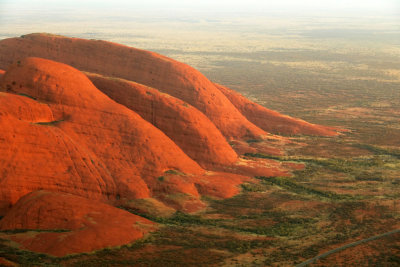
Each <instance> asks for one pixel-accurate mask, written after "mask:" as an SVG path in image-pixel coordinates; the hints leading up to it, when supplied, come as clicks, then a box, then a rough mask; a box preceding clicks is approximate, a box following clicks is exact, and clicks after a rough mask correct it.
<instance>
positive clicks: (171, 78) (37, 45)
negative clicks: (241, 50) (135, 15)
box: [0, 34, 266, 139]
mask: <svg viewBox="0 0 400 267" xmlns="http://www.w3.org/2000/svg"><path fill="white" fill-rule="evenodd" d="M32 56H34V57H41V58H46V59H51V60H55V61H58V62H63V63H66V64H68V65H71V66H73V67H75V68H78V69H80V70H82V71H88V72H93V73H98V74H101V75H105V76H112V77H118V78H124V79H127V80H131V81H135V82H138V83H141V84H144V85H147V86H150V87H153V88H156V89H158V90H160V91H162V92H165V93H168V94H170V95H172V96H175V97H177V98H179V99H182V100H183V101H185V102H187V103H189V104H190V105H192V106H194V107H196V108H197V109H199V110H200V111H201V112H203V113H204V114H205V115H206V116H207V117H208V118H209V119H210V120H211V121H212V122H213V123H214V124H215V125H216V126H217V128H218V129H220V131H221V132H222V134H223V135H224V136H225V137H226V138H228V139H232V138H259V137H260V136H262V135H265V134H266V132H265V131H263V130H261V129H260V128H258V127H257V126H255V125H254V124H252V123H251V122H249V121H248V120H247V119H246V118H245V117H244V116H243V115H242V114H241V113H240V112H239V111H238V110H237V109H236V108H235V106H234V105H233V104H232V103H231V102H230V101H229V100H228V99H227V98H226V97H225V95H224V94H223V93H221V91H220V90H218V89H217V87H216V86H215V85H214V84H213V83H212V82H210V81H209V80H208V79H207V78H206V77H205V76H204V75H203V74H201V73H200V72H199V71H197V70H196V69H194V68H192V67H190V66H188V65H186V64H184V63H181V62H178V61H175V60H173V59H171V58H168V57H165V56H162V55H159V54H157V53H153V52H149V51H145V50H140V49H136V48H132V47H128V46H124V45H120V44H116V43H111V42H106V41H97V40H84V39H79V38H68V37H63V36H56V35H49V34H29V35H24V36H22V37H19V38H9V39H4V40H2V41H0V68H3V69H7V68H8V66H9V65H10V64H11V63H13V62H17V61H19V60H22V59H23V58H25V57H32Z"/></svg>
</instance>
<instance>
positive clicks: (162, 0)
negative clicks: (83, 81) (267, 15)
mask: <svg viewBox="0 0 400 267" xmlns="http://www.w3.org/2000/svg"><path fill="white" fill-rule="evenodd" d="M16 7H26V8H28V7H40V8H43V7H44V8H48V9H54V8H66V7H68V8H76V9H80V8H84V9H87V8H111V9H118V8H121V9H129V10H133V11H134V10H138V9H154V10H160V9H161V10H171V9H175V10H179V9H186V10H192V11H207V10H208V11H213V12H227V11H228V12H233V11H237V12H242V11H244V12H255V11H257V12H259V11H268V10H289V11H300V10H301V11H303V12H304V11H319V10H331V11H353V12H356V11H361V12H366V11H369V12H371V11H374V12H388V13H393V12H396V13H399V12H400V1H399V0H273V1H269V0H245V1H244V0H201V1H199V0H146V1H143V0H112V1H109V0H69V1H61V0H0V9H1V12H2V13H4V12H7V11H9V12H12V11H13V10H14V9H15V8H16Z"/></svg>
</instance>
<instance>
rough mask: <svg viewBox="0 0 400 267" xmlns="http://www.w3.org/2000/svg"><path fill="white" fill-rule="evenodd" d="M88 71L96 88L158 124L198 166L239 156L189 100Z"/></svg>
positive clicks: (234, 160) (232, 159) (232, 160)
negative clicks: (185, 100) (187, 101)
mask: <svg viewBox="0 0 400 267" xmlns="http://www.w3.org/2000/svg"><path fill="white" fill-rule="evenodd" d="M87 75H88V77H89V78H90V79H91V81H92V82H93V84H94V85H95V86H96V87H97V88H98V89H99V90H101V91H102V92H103V93H105V94H106V95H108V96H109V97H110V98H111V99H113V100H115V101H116V102H118V103H120V104H122V105H124V106H126V107H128V108H129V109H131V110H133V111H135V112H137V113H138V114H139V115H140V116H141V117H142V118H144V119H145V120H147V121H148V122H150V123H151V124H153V125H154V126H156V127H157V128H159V129H160V130H161V131H163V132H164V133H165V134H166V135H167V136H168V137H169V138H171V139H172V140H173V141H174V142H175V143H176V144H177V145H178V146H179V147H180V148H181V149H182V150H183V151H184V152H185V153H186V154H187V155H188V156H189V157H191V158H192V159H194V160H195V161H196V162H198V163H199V164H200V165H201V166H203V167H205V168H207V167H208V168H212V167H213V166H214V165H231V164H234V163H235V162H236V161H237V160H238V156H237V154H236V153H235V151H234V150H233V149H232V147H231V146H230V145H229V144H228V142H227V141H226V140H225V138H224V136H223V135H222V134H221V132H220V131H219V130H218V129H217V127H215V125H214V124H213V123H212V122H211V121H210V120H209V119H208V118H207V117H206V116H205V115H204V114H203V113H202V112H200V111H199V110H198V109H196V108H195V107H193V106H191V105H190V104H187V103H186V102H184V101H182V100H180V99H178V98H175V97H173V96H170V95H168V94H165V93H161V92H160V91H158V90H157V89H154V88H151V87H148V86H144V85H141V84H138V83H135V82H130V81H127V80H123V79H116V78H111V77H104V76H101V75H98V74H88V73H87Z"/></svg>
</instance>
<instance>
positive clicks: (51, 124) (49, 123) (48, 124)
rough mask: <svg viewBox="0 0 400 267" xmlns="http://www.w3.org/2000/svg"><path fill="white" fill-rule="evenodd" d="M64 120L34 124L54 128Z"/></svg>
mask: <svg viewBox="0 0 400 267" xmlns="http://www.w3.org/2000/svg"><path fill="white" fill-rule="evenodd" d="M63 121H65V120H56V121H44V122H35V123H34V124H37V125H45V126H55V125H57V124H58V123H60V122H63Z"/></svg>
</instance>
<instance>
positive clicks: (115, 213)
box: [0, 191, 157, 256]
mask: <svg viewBox="0 0 400 267" xmlns="http://www.w3.org/2000/svg"><path fill="white" fill-rule="evenodd" d="M156 228H157V227H156V225H155V224H154V223H153V222H151V221H149V220H147V219H144V218H142V217H139V216H136V215H134V214H131V213H129V212H127V211H124V210H121V209H118V208H115V207H112V206H109V205H107V204H103V203H101V202H97V201H93V200H89V199H86V198H82V197H78V196H74V195H71V194H64V193H54V192H47V191H35V192H32V193H30V194H28V195H26V196H24V197H22V198H21V199H20V200H19V201H18V202H17V203H16V204H15V205H14V206H13V208H12V209H11V210H10V212H8V213H7V215H6V216H5V217H4V218H3V219H2V220H1V222H0V229H1V230H8V229H32V230H69V231H66V232H39V233H36V234H32V233H28V234H15V235H14V236H12V237H11V239H12V240H13V241H15V242H17V243H19V244H21V246H22V248H24V249H29V250H32V251H37V252H43V253H48V254H51V255H55V256H65V255H67V254H72V253H81V252H90V251H93V250H98V249H102V248H104V247H114V246H120V245H124V244H128V243H131V242H133V241H135V240H137V239H140V238H142V237H143V236H144V235H145V234H146V233H148V232H149V231H153V230H155V229H156Z"/></svg>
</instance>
